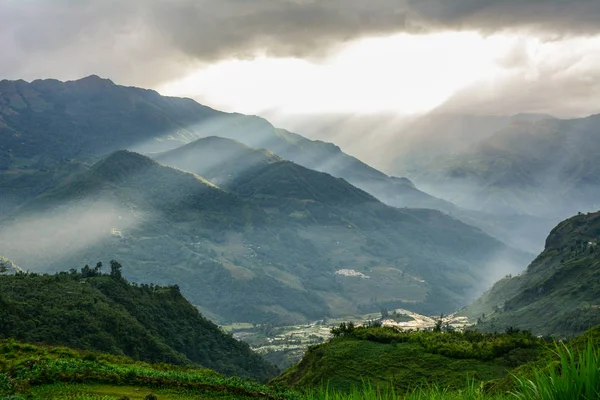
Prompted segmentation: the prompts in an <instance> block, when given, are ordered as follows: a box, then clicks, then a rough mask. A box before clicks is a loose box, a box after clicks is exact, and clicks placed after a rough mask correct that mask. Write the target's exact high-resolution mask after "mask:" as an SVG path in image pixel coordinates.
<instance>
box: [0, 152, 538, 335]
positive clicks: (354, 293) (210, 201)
mask: <svg viewBox="0 0 600 400" xmlns="http://www.w3.org/2000/svg"><path fill="white" fill-rule="evenodd" d="M0 252H2V254H5V255H7V256H8V257H10V258H11V259H13V260H14V261H15V262H16V263H17V264H19V265H21V266H22V267H24V268H26V269H31V270H36V271H48V272H52V271H57V270H61V269H63V268H64V265H82V264H85V263H91V262H94V260H97V259H102V258H105V257H110V258H114V259H119V260H122V262H123V263H125V264H126V265H127V266H128V269H127V271H126V276H127V277H128V278H130V279H132V280H134V281H145V280H147V279H151V280H152V281H154V282H156V283H158V284H161V285H169V284H174V283H177V284H179V285H180V286H181V290H182V293H184V294H185V295H186V297H188V298H189V299H190V301H191V302H192V303H193V304H196V305H200V306H201V310H202V311H203V312H204V313H205V314H206V315H209V316H210V317H211V318H214V319H217V320H219V321H220V322H227V321H234V322H235V321H238V322H261V323H264V322H272V323H281V324H293V323H297V322H307V321H311V320H316V319H320V318H323V317H326V316H346V315H356V314H359V313H365V312H378V311H379V310H380V309H381V308H382V307H385V308H393V307H396V308H397V307H405V308H409V309H414V310H418V311H423V312H432V313H437V312H441V311H443V312H450V311H453V310H454V309H456V308H457V307H460V306H463V305H465V303H467V302H468V301H469V299H472V298H474V296H475V295H476V294H477V290H478V287H479V286H480V285H481V281H482V280H486V279H493V273H494V265H495V263H496V262H497V260H498V259H499V257H501V258H502V260H504V261H505V262H506V263H507V265H508V268H510V267H511V266H515V268H516V267H517V266H520V265H524V264H525V263H526V262H527V255H526V254H522V253H520V252H518V251H515V250H513V249H511V248H508V247H506V246H504V245H503V244H502V243H500V242H498V241H496V240H494V239H492V238H491V237H489V236H487V235H485V234H484V233H483V232H481V231H479V230H477V229H475V228H471V227H469V226H467V225H465V224H463V223H461V222H460V221H458V220H456V219H453V218H451V217H448V216H446V215H444V214H442V213H440V212H438V211H434V210H425V209H420V210H415V209H396V208H392V207H389V206H386V205H384V204H383V203H381V202H379V201H378V200H377V199H375V198H374V197H372V196H371V195H369V194H367V193H366V192H363V191H362V190H360V189H357V188H355V187H353V186H352V185H350V184H349V183H348V182H346V181H344V180H342V179H338V178H334V177H332V176H331V175H328V174H325V173H320V172H316V171H312V170H308V169H306V168H303V167H301V166H299V165H296V164H293V163H290V162H281V161H279V162H276V163H273V164H268V165H267V166H265V167H262V168H258V169H256V170H253V171H247V173H245V174H244V175H243V178H241V179H239V180H236V181H234V182H232V184H230V185H229V191H227V190H223V189H221V188H219V187H216V186H214V185H212V184H210V183H209V182H207V181H206V180H204V179H203V178H200V177H198V176H197V175H193V174H189V173H185V172H183V171H180V170H175V169H172V168H168V167H165V166H162V165H160V164H158V163H156V162H155V161H152V160H151V159H149V158H147V157H145V156H141V155H139V154H137V153H133V152H128V151H119V152H115V153H113V154H112V155H110V156H109V157H107V158H105V159H103V160H101V161H99V162H98V163H96V164H95V165H94V166H92V167H91V168H89V169H88V170H87V171H85V172H83V173H81V174H76V175H74V176H70V177H69V178H68V179H67V180H66V181H65V182H63V183H62V184H60V185H58V186H57V187H56V188H55V189H53V190H50V191H48V192H45V193H43V194H41V195H40V196H38V197H37V198H36V199H35V200H33V201H32V202H29V203H26V204H25V205H24V206H23V207H21V208H20V210H19V212H18V213H17V214H15V216H14V217H13V218H10V219H7V220H5V221H4V222H3V229H1V230H0ZM48 260H51V261H48ZM515 271H516V269H515ZM224 293H226V294H227V295H226V296H224V295H223V294H224Z"/></svg>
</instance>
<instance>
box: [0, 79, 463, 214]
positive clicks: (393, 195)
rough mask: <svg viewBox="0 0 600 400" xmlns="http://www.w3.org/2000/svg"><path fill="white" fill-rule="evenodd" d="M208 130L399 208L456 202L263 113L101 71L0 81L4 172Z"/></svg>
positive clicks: (168, 143) (154, 145) (163, 144)
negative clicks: (125, 82) (121, 80)
mask: <svg viewBox="0 0 600 400" xmlns="http://www.w3.org/2000/svg"><path fill="white" fill-rule="evenodd" d="M208 136H220V137H225V138H230V139H234V140H237V141H239V142H242V143H244V144H246V145H248V146H250V147H252V148H256V149H261V148H264V149H267V150H269V151H271V152H273V153H275V154H277V155H278V156H281V157H283V158H285V159H288V160H291V161H294V162H296V163H298V164H300V165H303V166H305V167H308V168H311V169H315V170H319V171H323V172H327V173H329V174H331V175H333V176H336V177H341V178H344V179H346V180H347V181H348V182H350V183H352V184H353V185H355V186H358V187H360V188H362V189H364V190H367V191H369V192H370V193H371V194H373V195H375V196H376V197H378V198H379V199H381V200H383V201H385V202H388V203H389V204H392V205H394V206H402V207H403V206H407V207H424V208H435V209H442V210H446V209H448V208H452V205H451V204H450V203H448V202H445V201H442V200H440V199H436V198H434V197H432V196H429V195H427V194H426V193H424V192H422V191H420V190H418V189H416V188H415V187H414V185H413V184H412V183H411V182H410V181H409V180H408V179H406V178H393V177H389V176H387V175H385V174H383V173H382V172H380V171H377V170H376V169H374V168H371V167H369V166H368V165H366V164H364V163H362V162H361V161H359V160H358V159H356V158H354V157H351V156H349V155H347V154H345V153H343V152H342V151H341V150H340V148H339V147H337V146H335V145H333V144H331V143H325V142H322V141H314V140H309V139H306V138H304V137H302V136H300V135H297V134H294V133H291V132H288V131H285V130H282V129H276V128H274V127H273V125H271V124H270V123H269V122H267V121H266V120H264V119H262V118H259V117H254V116H246V115H242V114H227V113H224V112H220V111H216V110H213V109H211V108H209V107H205V106H202V105H200V104H198V103H196V102H195V101H193V100H190V99H182V98H173V97H164V96H161V95H159V94H158V93H157V92H155V91H152V90H144V89H139V88H134V87H123V86H118V85H115V84H114V83H113V82H112V81H110V80H108V79H102V78H100V77H98V76H95V75H92V76H89V77H87V78H83V79H80V80H77V81H69V82H60V81H57V80H52V79H47V80H36V81H33V82H31V83H28V82H25V81H22V80H19V81H7V80H3V81H0V149H2V152H0V170H10V171H12V173H13V174H15V173H18V172H19V171H20V172H23V170H28V169H30V168H31V167H34V168H40V167H42V166H49V165H53V164H55V163H57V162H59V161H61V160H64V159H77V160H81V161H92V162H93V161H97V160H98V159H99V158H100V157H103V156H105V155H107V154H109V153H111V152H113V151H116V150H120V149H130V150H135V151H137V152H143V153H150V152H161V151H166V150H170V149H173V148H175V147H178V146H181V145H182V144H186V143H189V142H192V141H194V140H196V139H198V138H202V137H208Z"/></svg>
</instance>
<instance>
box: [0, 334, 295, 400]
mask: <svg viewBox="0 0 600 400" xmlns="http://www.w3.org/2000/svg"><path fill="white" fill-rule="evenodd" d="M89 385H99V386H98V387H101V388H103V389H102V390H104V391H105V392H106V390H107V388H110V387H113V388H114V387H136V388H142V389H144V390H153V391H154V390H159V389H160V390H166V389H172V390H176V392H177V393H179V394H181V393H188V392H189V393H196V394H203V395H205V396H206V398H241V399H243V398H265V399H274V398H280V397H282V396H284V395H285V390H283V391H282V390H279V389H276V388H271V387H267V386H264V385H261V384H259V383H257V382H255V381H252V380H249V379H242V378H238V377H225V376H222V375H220V374H218V373H216V372H214V371H212V370H208V369H192V368H186V367H178V366H173V365H168V364H148V363H143V362H135V361H133V360H131V359H129V358H126V357H118V356H112V355H105V354H101V353H94V352H83V351H75V350H71V349H68V348H61V347H46V346H34V345H30V344H22V343H18V342H15V341H12V340H9V341H2V342H0V399H1V398H2V397H1V394H3V393H4V394H6V395H12V394H19V395H26V396H31V398H33V399H35V398H40V399H45V398H88V397H89V396H91V397H89V398H111V397H102V396H109V394H106V393H104V394H103V393H100V392H102V390H100V392H98V390H96V389H97V387H96V389H94V390H90V387H91V386H89ZM123 390H124V389H119V390H118V391H116V392H114V393H117V394H118V395H119V396H121V397H122V396H125V395H127V396H128V397H131V396H129V395H128V394H124V393H123ZM72 391H75V392H76V393H72V394H73V396H74V397H69V393H71V392H72ZM80 395H81V396H83V397H80ZM61 396H62V397H61ZM65 396H66V397H65ZM86 396H88V397H86ZM94 396H96V397H94ZM98 396H100V397H98ZM210 396H212V397H210ZM167 398H168V397H167ZM174 398H180V397H174ZM196 398H197V397H196Z"/></svg>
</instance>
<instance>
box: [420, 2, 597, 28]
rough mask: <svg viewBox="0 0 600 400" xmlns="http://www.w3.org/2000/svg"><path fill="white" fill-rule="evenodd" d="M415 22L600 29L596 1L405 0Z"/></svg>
mask: <svg viewBox="0 0 600 400" xmlns="http://www.w3.org/2000/svg"><path fill="white" fill-rule="evenodd" d="M409 9H410V11H411V16H412V18H413V20H414V22H415V24H417V25H421V26H427V27H430V28H431V27H434V28H435V27H437V28H450V29H476V30H479V31H482V32H497V31H503V30H510V29H526V30H530V31H538V32H545V33H548V34H551V35H552V36H554V37H556V36H557V35H571V34H577V35H578V34H595V33H598V32H599V31H600V26H599V25H598V21H600V2H598V1H596V0H501V1H498V0H409Z"/></svg>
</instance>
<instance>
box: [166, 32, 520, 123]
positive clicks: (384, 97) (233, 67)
mask: <svg viewBox="0 0 600 400" xmlns="http://www.w3.org/2000/svg"><path fill="white" fill-rule="evenodd" d="M513 41H514V39H511V38H507V37H503V36H492V37H483V36H481V35H480V34H478V33H475V32H460V33H458V32H444V33H435V34H428V35H409V34H399V35H392V36H388V37H380V38H369V39H362V40H359V41H356V42H352V43H348V44H346V45H344V46H340V47H339V48H338V50H337V51H336V52H335V53H334V54H332V55H331V56H330V57H329V58H327V59H326V60H323V61H321V62H319V63H317V62H311V61H307V60H302V59H297V58H270V57H267V56H264V55H263V56H259V57H258V58H256V59H253V60H229V61H222V62H219V63H216V64H212V65H210V66H208V67H206V68H203V69H200V70H199V71H197V72H195V73H193V74H191V75H190V76H188V77H186V78H183V79H181V80H179V81H175V82H172V83H169V84H166V85H164V86H162V87H161V88H159V91H161V92H163V93H166V94H172V95H184V96H189V97H195V98H198V99H199V100H200V101H203V102H205V103H209V104H211V105H214V106H216V107H219V108H223V109H226V110H229V111H234V110H235V111H239V112H243V113H250V114H256V113H261V112H265V111H273V110H278V111H281V112H285V113H317V112H319V113H374V112H382V111H394V112H398V113H400V114H413V113H419V112H426V111H429V110H431V109H433V108H435V107H437V106H439V105H440V104H442V103H443V102H444V101H446V100H447V99H448V98H449V97H450V96H451V95H452V94H454V93H456V92H457V91H458V90H460V89H462V88H464V87H466V86H468V85H469V84H470V83H471V82H473V81H474V80H480V79H486V78H490V77H491V76H493V75H494V74H495V73H496V71H497V69H498V65H497V62H496V59H497V57H498V54H499V53H500V54H502V53H506V52H507V51H509V47H510V44H511V43H512V42H513Z"/></svg>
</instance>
